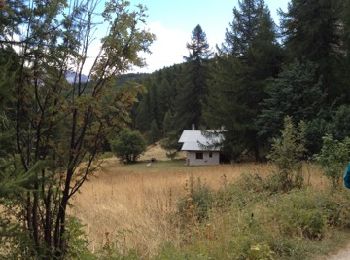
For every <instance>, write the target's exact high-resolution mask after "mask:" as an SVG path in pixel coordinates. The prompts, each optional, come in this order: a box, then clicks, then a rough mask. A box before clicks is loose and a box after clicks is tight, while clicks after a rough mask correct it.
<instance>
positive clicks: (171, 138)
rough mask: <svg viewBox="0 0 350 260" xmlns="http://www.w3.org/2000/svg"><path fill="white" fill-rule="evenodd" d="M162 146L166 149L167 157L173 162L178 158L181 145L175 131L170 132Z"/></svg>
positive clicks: (162, 141) (161, 141)
mask: <svg viewBox="0 0 350 260" xmlns="http://www.w3.org/2000/svg"><path fill="white" fill-rule="evenodd" d="M160 146H161V147H162V148H163V149H165V151H166V156H167V157H168V158H170V159H171V160H173V159H174V158H175V157H176V154H177V152H178V150H179V149H180V147H179V146H180V144H179V143H178V134H177V133H176V132H175V131H172V132H168V133H167V137H165V138H163V139H162V140H160Z"/></svg>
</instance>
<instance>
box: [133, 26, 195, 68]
mask: <svg viewBox="0 0 350 260" xmlns="http://www.w3.org/2000/svg"><path fill="white" fill-rule="evenodd" d="M148 26H149V30H150V31H151V32H152V33H154V34H155V35H156V37H157V39H156V40H155V42H154V43H153V44H152V46H151V52H152V54H146V55H145V54H143V55H142V56H143V57H145V59H146V62H147V66H146V67H144V68H141V69H140V68H135V70H134V71H136V72H153V71H155V70H157V69H161V68H163V67H165V66H171V65H173V64H175V63H181V62H183V61H184V58H183V56H186V55H188V51H187V49H186V43H187V42H188V41H190V39H191V32H185V31H181V30H180V29H178V28H170V27H165V26H164V25H162V24H161V23H160V22H150V23H149V25H148Z"/></svg>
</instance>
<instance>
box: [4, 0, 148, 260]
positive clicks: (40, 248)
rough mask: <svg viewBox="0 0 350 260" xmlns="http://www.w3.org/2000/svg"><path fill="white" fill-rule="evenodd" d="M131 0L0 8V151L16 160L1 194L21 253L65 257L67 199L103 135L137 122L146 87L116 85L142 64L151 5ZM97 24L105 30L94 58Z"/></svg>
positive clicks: (91, 164)
mask: <svg viewBox="0 0 350 260" xmlns="http://www.w3.org/2000/svg"><path fill="white" fill-rule="evenodd" d="M104 4H105V5H104ZM100 5H101V6H100ZM129 5H130V3H129V2H128V1H124V0H121V1H113V0H111V1H105V3H101V2H100V3H99V1H96V0H86V1H75V2H71V1H66V0H52V1H47V2H43V1H31V2H28V1H20V0H15V1H6V7H5V8H4V9H3V10H1V11H0V21H1V22H0V42H1V44H0V71H1V72H0V88H1V90H0V94H1V97H0V107H1V113H0V117H1V122H0V124H1V125H0V142H1V148H0V157H4V158H5V160H9V161H10V162H11V164H12V165H7V167H6V172H5V174H3V172H1V173H0V175H1V176H0V179H1V181H2V182H1V184H0V186H1V187H0V189H1V196H2V197H6V196H7V197H10V198H6V199H7V201H6V204H4V205H1V206H4V207H5V210H7V212H10V213H11V214H12V216H10V217H11V218H10V219H11V220H12V221H13V223H14V224H17V225H20V226H21V228H22V231H23V232H22V233H23V237H25V239H19V242H16V241H15V242H14V248H15V246H16V245H18V247H17V249H18V252H19V255H20V256H23V255H25V258H46V259H53V258H55V259H62V258H64V257H65V254H66V253H67V252H68V251H67V250H68V248H67V243H66V241H65V240H66V239H67V236H66V231H67V230H66V229H67V228H66V227H67V226H66V225H65V224H66V216H67V214H66V210H67V207H68V204H69V200H70V199H71V198H72V197H73V196H74V195H75V194H76V193H77V192H78V191H79V189H80V187H81V186H82V185H83V184H84V182H85V181H86V179H87V178H88V176H89V174H91V172H92V171H93V170H94V169H95V168H96V165H97V164H98V161H97V158H98V155H99V154H100V153H101V152H102V151H103V149H104V143H105V140H106V137H107V136H109V134H110V133H111V132H119V130H120V129H122V128H125V127H126V125H127V124H128V123H129V122H130V118H129V112H130V110H131V108H132V106H133V103H134V102H135V101H136V96H137V95H138V94H139V88H138V87H131V88H130V87H128V88H118V89H115V88H114V89H113V88H112V87H113V86H115V82H116V78H117V77H118V76H119V75H120V74H122V73H123V72H125V71H128V70H129V69H131V68H132V67H133V66H142V65H144V59H143V58H142V57H141V56H140V55H139V54H140V53H141V52H148V51H149V46H150V44H151V43H152V42H153V40H154V35H153V34H151V33H150V32H149V31H148V30H146V29H143V28H144V24H145V21H146V17H147V15H146V13H145V12H146V10H145V8H144V7H143V6H142V5H139V6H137V7H135V8H129ZM97 26H105V27H106V28H108V29H107V30H106V34H105V35H100V37H102V38H101V39H100V41H101V44H99V46H100V47H99V50H97V51H96V55H95V59H94V62H93V64H92V65H91V66H89V67H88V66H87V62H86V61H87V59H88V53H89V52H90V48H91V43H92V41H93V38H94V35H93V34H94V32H95V31H96V29H97ZM24 28H25V29H24ZM10 35H11V37H10ZM83 71H84V73H85V71H87V72H86V74H87V75H86V76H85V75H83ZM70 74H73V75H74V77H73V80H69V81H68V80H67V79H66V77H67V75H70ZM84 78H87V79H84ZM4 122H5V123H4ZM3 123H4V124H3ZM5 139H7V141H6V142H3V140H5ZM3 144H4V145H3ZM0 171H2V169H0ZM26 178H29V179H30V181H28V182H27V181H26ZM23 186H24V187H23ZM12 189H13V190H14V191H13V192H9V190H12ZM10 195H11V196H10ZM23 241H24V242H23ZM22 258H23V257H22Z"/></svg>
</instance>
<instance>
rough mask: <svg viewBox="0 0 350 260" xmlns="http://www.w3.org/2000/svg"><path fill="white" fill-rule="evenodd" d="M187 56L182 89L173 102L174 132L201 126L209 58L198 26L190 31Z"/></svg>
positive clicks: (204, 37) (204, 40)
mask: <svg viewBox="0 0 350 260" xmlns="http://www.w3.org/2000/svg"><path fill="white" fill-rule="evenodd" d="M187 49H188V51H189V56H188V57H185V60H186V64H185V66H184V68H185V73H184V74H183V82H182V84H183V85H182V87H181V89H179V91H178V95H177V96H176V100H175V120H176V124H175V126H176V130H177V131H179V132H181V131H182V130H184V129H191V126H192V125H194V126H195V127H196V128H197V129H199V128H200V126H202V125H203V118H202V112H203V106H204V105H205V103H206V97H207V92H208V87H207V77H208V72H207V69H208V59H209V57H210V56H211V53H210V51H209V44H208V42H207V38H206V34H205V32H204V31H203V30H202V28H201V26H200V25H197V26H196V27H195V28H194V29H193V31H192V38H191V42H190V43H188V44H187Z"/></svg>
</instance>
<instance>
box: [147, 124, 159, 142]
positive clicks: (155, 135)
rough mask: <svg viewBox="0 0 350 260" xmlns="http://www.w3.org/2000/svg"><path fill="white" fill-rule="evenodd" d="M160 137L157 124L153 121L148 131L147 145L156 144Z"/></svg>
mask: <svg viewBox="0 0 350 260" xmlns="http://www.w3.org/2000/svg"><path fill="white" fill-rule="evenodd" d="M160 135H161V133H160V130H159V128H158V125H157V122H156V121H155V120H153V121H152V123H151V129H150V131H149V138H148V141H149V143H151V144H154V143H155V142H157V141H158V140H159V137H160Z"/></svg>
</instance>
